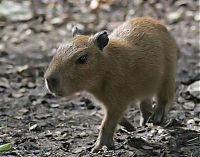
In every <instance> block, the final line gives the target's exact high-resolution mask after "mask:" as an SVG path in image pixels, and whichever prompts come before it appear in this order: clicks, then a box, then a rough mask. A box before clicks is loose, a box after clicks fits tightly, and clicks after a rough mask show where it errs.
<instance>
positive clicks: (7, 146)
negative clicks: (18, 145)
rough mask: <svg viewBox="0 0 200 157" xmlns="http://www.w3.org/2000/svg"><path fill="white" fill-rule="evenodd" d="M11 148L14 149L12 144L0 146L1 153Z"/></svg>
mask: <svg viewBox="0 0 200 157" xmlns="http://www.w3.org/2000/svg"><path fill="white" fill-rule="evenodd" d="M11 148H12V144H11V143H6V144H2V145H0V152H6V151H9V150H10V149H11Z"/></svg>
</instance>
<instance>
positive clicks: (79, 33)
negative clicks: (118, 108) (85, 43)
mask: <svg viewBox="0 0 200 157" xmlns="http://www.w3.org/2000/svg"><path fill="white" fill-rule="evenodd" d="M81 32H82V31H81V30H80V29H78V27H77V26H74V27H73V28H72V37H75V36H77V35H81Z"/></svg>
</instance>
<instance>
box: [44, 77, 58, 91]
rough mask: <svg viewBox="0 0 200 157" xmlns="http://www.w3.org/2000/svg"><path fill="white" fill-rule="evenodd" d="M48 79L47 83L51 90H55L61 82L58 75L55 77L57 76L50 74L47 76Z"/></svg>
mask: <svg viewBox="0 0 200 157" xmlns="http://www.w3.org/2000/svg"><path fill="white" fill-rule="evenodd" d="M46 80H47V85H48V88H49V90H50V91H51V92H53V91H55V88H56V87H57V86H58V84H59V79H58V77H55V76H49V77H47V78H46Z"/></svg>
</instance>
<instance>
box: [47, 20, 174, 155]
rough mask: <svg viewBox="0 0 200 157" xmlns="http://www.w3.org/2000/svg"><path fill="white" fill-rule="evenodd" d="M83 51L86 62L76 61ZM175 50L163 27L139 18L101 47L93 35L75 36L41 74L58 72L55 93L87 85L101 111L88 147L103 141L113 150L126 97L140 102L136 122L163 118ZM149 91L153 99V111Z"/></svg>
mask: <svg viewBox="0 0 200 157" xmlns="http://www.w3.org/2000/svg"><path fill="white" fill-rule="evenodd" d="M84 53H87V54H88V60H87V63H85V64H83V65H76V64H75V61H76V59H77V58H78V57H79V56H80V55H82V54H84ZM176 53H177V47H176V43H175V41H174V39H173V38H172V37H171V36H170V34H169V33H168V31H167V29H166V28H165V27H164V26H163V25H162V24H161V23H160V22H159V21H157V20H154V19H151V18H144V17H140V18H135V19H132V20H129V21H127V22H125V23H124V24H123V25H121V26H119V27H118V28H116V29H115V30H114V31H113V32H112V33H111V35H110V36H109V43H108V45H107V46H106V47H105V48H104V49H103V51H100V50H99V49H98V48H97V46H96V45H95V44H94V36H84V35H79V36H76V37H74V38H73V39H72V41H71V43H70V44H68V45H66V46H61V47H60V48H59V49H58V53H57V54H56V55H55V56H54V58H53V60H52V61H51V63H50V65H49V67H48V69H47V71H46V74H45V78H48V77H50V76H52V75H56V77H59V82H60V83H59V84H58V85H57V86H56V87H55V88H54V89H53V92H54V93H55V94H57V95H62V96H68V95H71V94H73V93H75V92H79V91H83V90H86V91H88V92H89V93H92V94H93V95H94V96H95V97H96V98H97V99H99V100H100V101H101V102H102V103H103V104H104V106H105V108H106V112H105V116H104V119H103V122H102V127H101V131H100V134H99V137H98V139H97V142H96V144H95V147H94V148H93V152H95V151H97V150H99V149H100V148H101V147H102V146H104V145H105V146H107V147H108V148H109V149H112V148H114V143H113V134H114V130H115V128H116V125H117V124H118V122H119V121H120V119H121V118H122V115H123V113H124V111H125V110H126V108H127V106H128V105H129V104H130V103H131V102H134V101H138V100H139V101H140V102H141V104H140V110H141V114H142V116H141V122H140V123H141V125H142V124H145V123H146V122H147V120H148V119H149V117H150V120H151V121H152V122H153V123H154V124H160V123H161V122H163V120H164V118H165V117H166V114H167V111H168V108H169V106H170V104H171V103H172V101H173V98H174V88H175V69H176ZM153 96H156V98H157V105H156V107H155V110H154V111H153V110H152V104H151V100H152V97H153ZM122 119H123V120H122V121H123V122H124V120H125V121H126V119H124V118H122ZM128 126H129V124H128Z"/></svg>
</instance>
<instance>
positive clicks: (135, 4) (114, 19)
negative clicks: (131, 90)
mask: <svg viewBox="0 0 200 157" xmlns="http://www.w3.org/2000/svg"><path fill="white" fill-rule="evenodd" d="M82 3H83V2H82ZM68 6H70V7H67V9H66V10H67V11H66V14H65V18H63V16H62V15H59V16H57V17H54V16H53V17H49V18H48V17H45V16H46V15H45V14H42V15H38V16H35V17H33V18H31V19H29V20H25V21H17V22H13V21H7V20H5V21H1V20H0V144H4V143H12V148H11V149H10V150H9V151H7V152H2V153H0V156H1V157H4V156H9V157H16V156H19V157H49V156H52V157H59V156H66V157H78V156H79V157H92V156H95V157H96V156H97V157H101V156H105V157H109V156H110V157H111V156H116V157H133V156H147V157H151V156H152V157H153V156H159V157H160V156H162V157H168V156H172V157H188V156H190V157H199V156H200V99H199V97H197V96H194V95H192V94H191V93H190V92H189V91H188V87H189V86H190V85H191V84H192V83H195V82H197V81H199V80H200V70H199V69H200V64H199V63H200V62H199V61H200V48H199V21H200V18H199V16H200V15H199V4H198V1H195V0H193V1H186V0H180V1H174V0H169V1H164V0H163V1H156V0H155V1H154V0H152V1H145V0H144V1H143V0H137V1H130V0H125V1H123V2H120V1H118V0H116V1H114V2H111V1H109V2H107V3H106V4H102V5H101V6H100V7H99V8H97V9H93V10H92V9H91V8H89V6H88V4H85V6H84V5H83V4H81V2H80V4H79V3H77V2H76V3H75V2H74V3H72V2H69V4H68ZM78 9H80V10H81V11H84V9H88V10H89V9H90V10H92V11H90V12H89V13H87V12H86V13H85V14H86V17H85V16H82V14H80V13H79V12H80V10H78ZM136 16H151V17H155V18H157V19H159V20H161V21H162V22H163V23H164V24H165V25H166V26H167V28H168V29H169V31H170V32H171V33H172V35H173V36H174V38H175V39H176V41H177V44H178V46H179V57H178V61H177V88H176V95H177V97H176V101H175V104H174V105H173V107H172V108H171V110H170V112H169V115H168V122H167V123H166V124H165V125H164V126H153V125H151V124H148V126H145V127H140V126H139V115H140V114H139V110H138V107H137V106H136V107H130V108H129V109H128V110H127V113H126V116H127V117H128V119H129V120H130V121H131V122H132V123H133V124H134V126H135V128H136V130H135V131H133V132H128V131H126V130H125V129H124V128H123V127H121V126H119V127H118V129H117V131H116V134H115V145H116V149H115V150H107V149H106V148H103V149H102V150H101V151H99V152H98V153H95V154H92V153H90V150H91V148H92V146H93V144H94V142H95V140H96V138H97V135H98V132H99V127H100V123H101V120H102V110H101V107H100V106H99V105H97V104H96V102H95V101H94V100H93V99H91V98H90V97H87V95H85V94H84V93H80V94H79V93H78V94H76V96H74V97H73V98H60V97H55V96H52V95H51V94H48V93H47V90H46V89H45V85H44V78H43V75H44V71H45V69H46V68H47V65H48V63H49V62H50V60H51V58H52V56H53V55H54V54H55V50H56V48H57V47H58V45H59V44H61V43H66V42H67V41H68V40H69V39H70V38H71V26H72V25H74V24H78V25H80V26H82V28H83V30H84V32H85V33H87V34H90V33H93V32H96V31H99V30H103V29H106V30H109V31H111V30H113V28H115V27H116V26H117V25H119V24H120V23H122V22H123V21H125V20H126V19H129V18H131V17H136ZM93 17H96V18H93ZM57 19H58V20H57ZM56 20H57V22H56ZM59 20H60V21H59Z"/></svg>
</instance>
